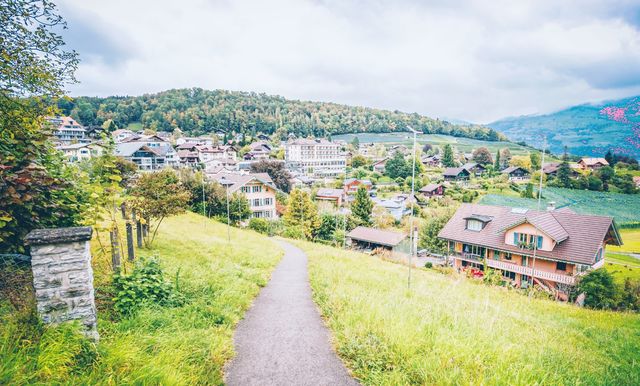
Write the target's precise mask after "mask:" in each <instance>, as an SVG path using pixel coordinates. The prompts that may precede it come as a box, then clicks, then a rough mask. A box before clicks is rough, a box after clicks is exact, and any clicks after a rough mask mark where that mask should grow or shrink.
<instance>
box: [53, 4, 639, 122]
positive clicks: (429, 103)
mask: <svg viewBox="0 0 640 386" xmlns="http://www.w3.org/2000/svg"><path fill="white" fill-rule="evenodd" d="M57 4H58V6H59V8H60V11H61V13H62V15H63V16H64V17H65V19H66V20H67V22H68V29H67V30H65V31H64V33H63V37H64V39H65V41H66V42H67V45H68V46H69V47H70V48H72V49H75V50H76V51H77V52H78V53H79V55H80V59H81V63H80V65H79V68H78V71H77V72H76V77H77V78H78V80H79V81H80V83H78V84H75V85H71V86H70V87H69V91H70V94H71V95H72V96H80V95H88V96H108V95H141V94H144V93H153V92H158V91H162V90H166V89H172V88H183V87H201V88H205V89H229V90H237V91H255V92H264V93H267V94H277V95H282V96H284V97H286V98H290V99H303V100H313V101H324V102H336V103H344V104H349V105H358V106H368V107H376V108H383V109H389V110H400V111H404V112H410V113H412V112H417V113H420V114H424V115H428V116H431V117H439V118H444V119H456V120H465V121H469V122H475V123H489V122H492V121H494V120H497V119H500V118H504V117H509V116H517V115H526V114H541V113H548V112H552V111H556V110H559V109H562V108H564V107H568V106H571V105H575V104H581V103H585V102H596V101H602V100H609V99H616V98H621V97H627V96H633V95H640V1H638V0H604V1H595V0H581V1H566V0H564V1H563V0H517V1H513V0H509V1H506V0H490V1H479V0H448V1H447V0H433V1H417V0H395V1H383V0H371V1H363V0H269V1H265V0H246V1H245V0H208V1H207V0H180V1H166V0H155V1H152V0H109V1H103V0H58V1H57Z"/></svg>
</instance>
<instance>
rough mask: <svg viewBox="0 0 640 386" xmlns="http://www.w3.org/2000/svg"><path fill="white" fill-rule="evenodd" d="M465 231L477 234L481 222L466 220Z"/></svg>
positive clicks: (480, 228)
mask: <svg viewBox="0 0 640 386" xmlns="http://www.w3.org/2000/svg"><path fill="white" fill-rule="evenodd" d="M467 229H468V230H470V231H475V232H479V231H481V230H482V222H481V221H478V220H467Z"/></svg>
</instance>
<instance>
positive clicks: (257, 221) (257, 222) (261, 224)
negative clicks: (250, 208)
mask: <svg viewBox="0 0 640 386" xmlns="http://www.w3.org/2000/svg"><path fill="white" fill-rule="evenodd" d="M249 228H250V229H253V230H254V231H256V232H258V233H262V234H268V233H269V221H268V220H266V219H264V218H255V217H254V218H252V219H251V220H249Z"/></svg>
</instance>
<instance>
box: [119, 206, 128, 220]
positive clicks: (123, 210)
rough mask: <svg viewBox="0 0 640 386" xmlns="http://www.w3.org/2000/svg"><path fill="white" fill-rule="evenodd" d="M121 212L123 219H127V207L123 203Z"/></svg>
mask: <svg viewBox="0 0 640 386" xmlns="http://www.w3.org/2000/svg"><path fill="white" fill-rule="evenodd" d="M120 212H121V213H122V218H123V219H125V220H126V219H127V205H126V204H125V203H124V202H123V203H122V204H120Z"/></svg>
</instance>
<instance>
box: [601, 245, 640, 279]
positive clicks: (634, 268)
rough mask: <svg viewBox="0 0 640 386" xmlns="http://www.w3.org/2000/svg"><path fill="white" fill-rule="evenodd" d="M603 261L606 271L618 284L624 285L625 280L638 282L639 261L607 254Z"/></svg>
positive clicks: (616, 254)
mask: <svg viewBox="0 0 640 386" xmlns="http://www.w3.org/2000/svg"><path fill="white" fill-rule="evenodd" d="M604 261H605V267H606V268H607V271H609V272H611V274H613V277H614V278H615V279H616V280H617V281H618V282H619V283H624V281H625V279H627V278H630V279H636V280H640V259H636V258H635V257H631V256H629V255H622V254H618V253H611V252H607V256H606V257H605V259H604Z"/></svg>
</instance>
